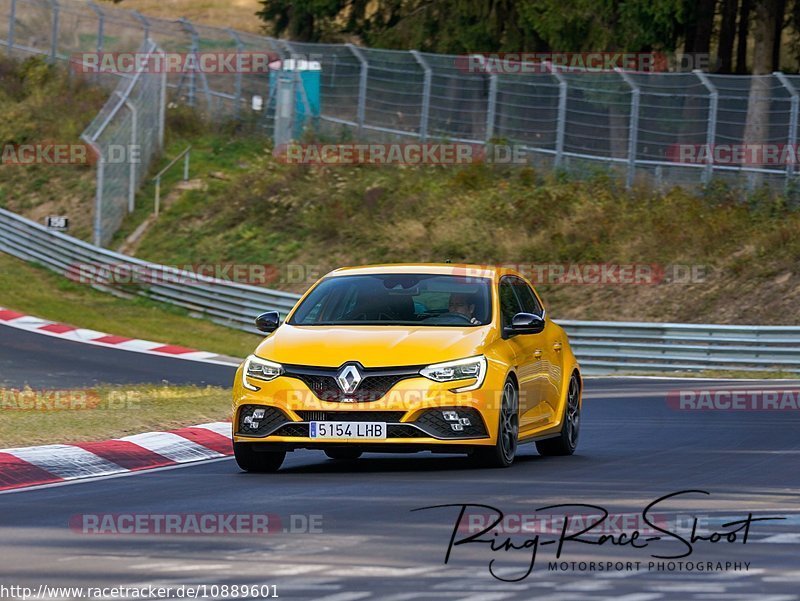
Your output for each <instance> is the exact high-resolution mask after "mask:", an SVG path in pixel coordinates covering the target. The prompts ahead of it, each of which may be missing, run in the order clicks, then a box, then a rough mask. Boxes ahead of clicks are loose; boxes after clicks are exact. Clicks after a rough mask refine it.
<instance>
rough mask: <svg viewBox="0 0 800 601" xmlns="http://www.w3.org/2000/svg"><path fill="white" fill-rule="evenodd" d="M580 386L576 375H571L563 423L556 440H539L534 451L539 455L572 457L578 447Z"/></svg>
mask: <svg viewBox="0 0 800 601" xmlns="http://www.w3.org/2000/svg"><path fill="white" fill-rule="evenodd" d="M580 400H581V385H580V383H579V382H578V375H577V374H572V377H571V378H570V379H569V388H568V389H567V406H566V407H564V421H563V422H562V423H561V432H560V433H559V435H558V436H557V437H556V438H548V439H547V440H539V441H537V442H536V450H537V451H539V454H540V455H572V454H573V453H574V452H575V448H576V447H577V446H578V434H579V433H580V426H581V403H580Z"/></svg>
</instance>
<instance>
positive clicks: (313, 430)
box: [308, 422, 386, 439]
mask: <svg viewBox="0 0 800 601" xmlns="http://www.w3.org/2000/svg"><path fill="white" fill-rule="evenodd" d="M308 430H309V436H310V437H311V438H381V439H382V438H386V423H385V422H310V423H309V428H308Z"/></svg>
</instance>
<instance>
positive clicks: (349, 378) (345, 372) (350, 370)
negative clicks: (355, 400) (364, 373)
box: [336, 365, 361, 394]
mask: <svg viewBox="0 0 800 601" xmlns="http://www.w3.org/2000/svg"><path fill="white" fill-rule="evenodd" d="M336 381H337V382H338V383H339V388H341V389H342V392H344V393H345V394H353V393H354V392H355V391H356V388H358V385H359V384H361V372H360V371H358V367H356V366H355V365H345V366H344V367H343V368H342V369H340V370H339V373H338V374H337V375H336Z"/></svg>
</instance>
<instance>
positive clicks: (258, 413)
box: [253, 409, 266, 419]
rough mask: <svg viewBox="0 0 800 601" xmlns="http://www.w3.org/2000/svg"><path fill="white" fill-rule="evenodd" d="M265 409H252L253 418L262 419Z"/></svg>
mask: <svg viewBox="0 0 800 601" xmlns="http://www.w3.org/2000/svg"><path fill="white" fill-rule="evenodd" d="M265 413H266V410H265V409H256V410H255V411H253V419H264V414H265Z"/></svg>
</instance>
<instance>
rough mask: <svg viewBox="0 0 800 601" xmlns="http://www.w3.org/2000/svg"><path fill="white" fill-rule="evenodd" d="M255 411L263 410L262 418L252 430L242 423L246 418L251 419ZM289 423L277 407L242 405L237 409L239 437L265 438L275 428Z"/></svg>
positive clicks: (287, 418)
mask: <svg viewBox="0 0 800 601" xmlns="http://www.w3.org/2000/svg"><path fill="white" fill-rule="evenodd" d="M256 409H263V410H264V417H262V418H261V419H260V420H257V422H256V423H258V428H255V429H254V428H252V427H251V426H250V425H249V424H246V423H244V420H245V418H246V417H252V415H253V412H254V411H255V410H256ZM288 421H291V420H290V419H289V416H287V415H286V414H285V413H284V412H283V411H281V410H280V409H278V408H277V407H268V406H265V405H242V407H241V408H240V409H239V424H238V426H239V431H238V432H237V434H238V435H241V436H267V435H268V434H271V433H272V431H273V430H275V428H277V427H278V426H279V425H280V424H282V423H284V422H288Z"/></svg>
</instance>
